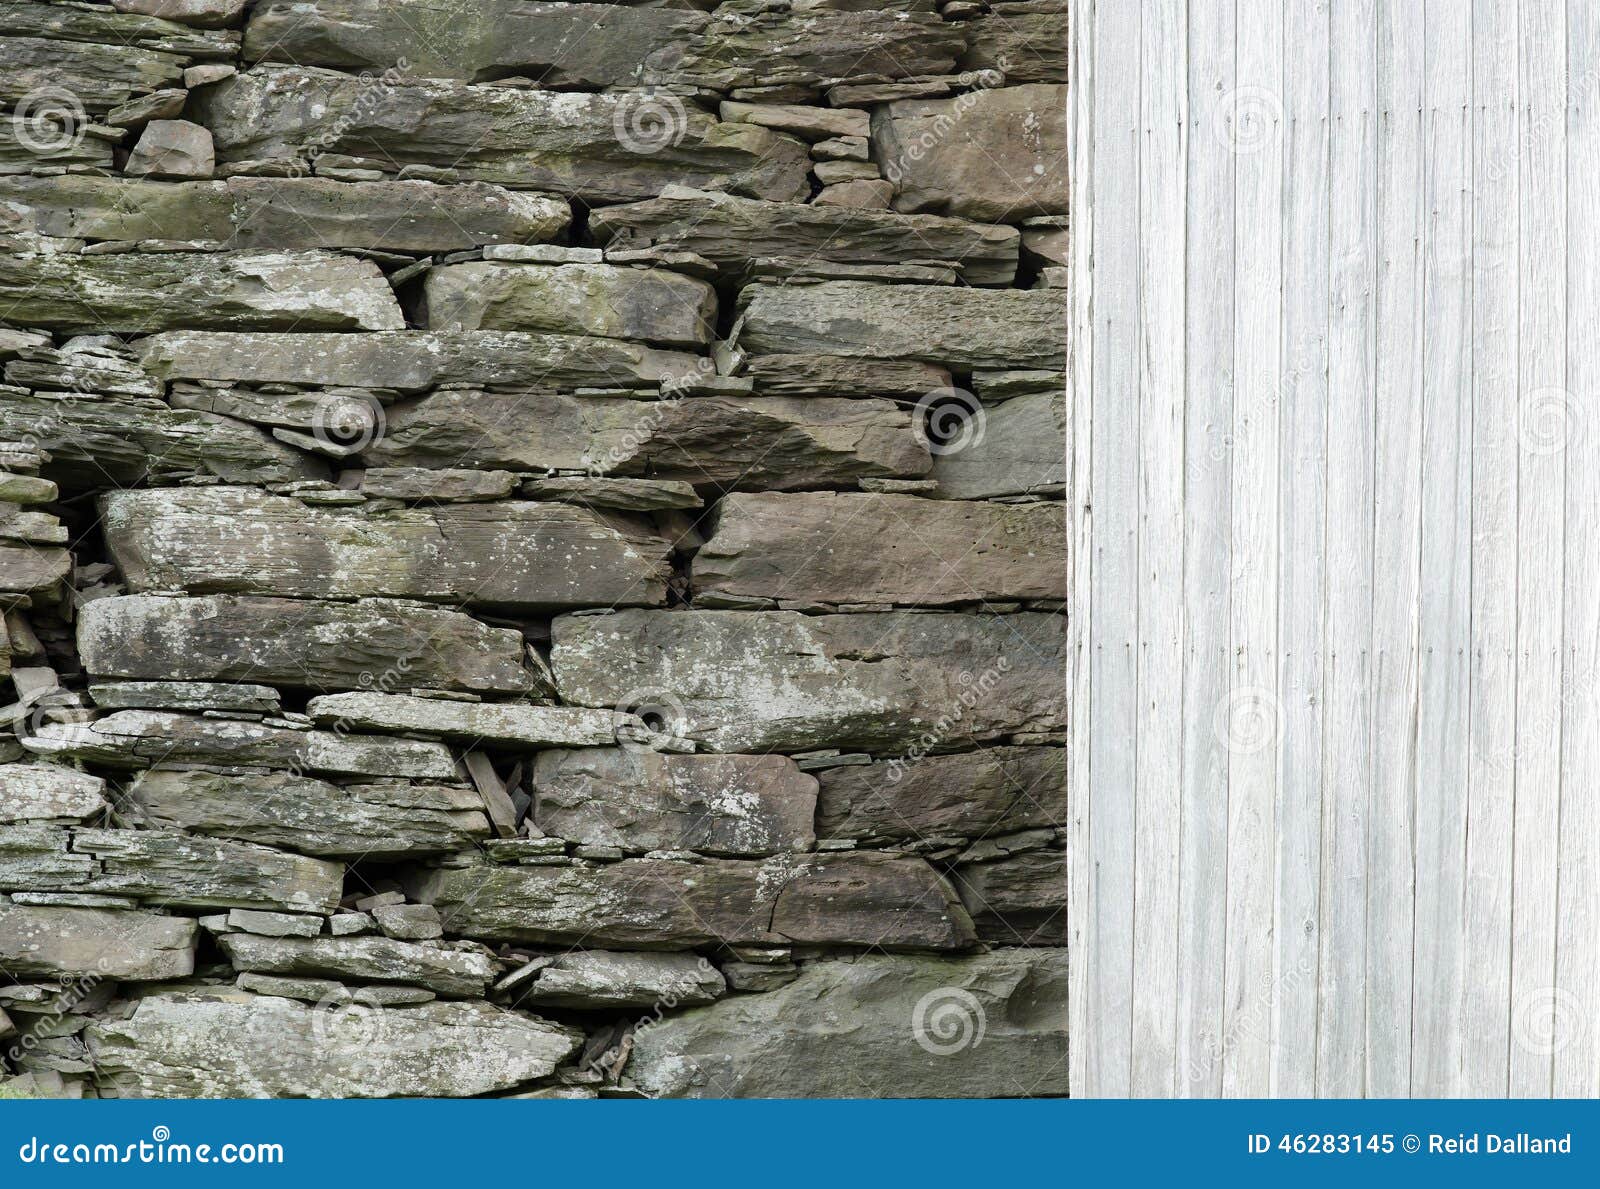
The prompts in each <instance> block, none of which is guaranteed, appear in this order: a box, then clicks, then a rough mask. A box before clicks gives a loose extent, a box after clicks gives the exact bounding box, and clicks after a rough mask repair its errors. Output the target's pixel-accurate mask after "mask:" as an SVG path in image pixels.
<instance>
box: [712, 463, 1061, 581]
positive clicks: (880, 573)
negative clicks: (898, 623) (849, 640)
mask: <svg viewBox="0 0 1600 1189" xmlns="http://www.w3.org/2000/svg"><path fill="white" fill-rule="evenodd" d="M718 509H719V511H720V515H719V516H718V518H717V528H716V532H715V533H713V534H712V536H711V538H710V539H709V540H708V541H707V542H706V543H705V544H704V545H703V546H702V547H701V548H700V550H699V552H697V553H696V554H695V556H694V562H693V565H692V569H691V577H692V584H693V589H694V592H695V598H696V599H697V600H699V601H700V602H701V603H702V604H704V605H706V606H715V605H716V604H715V602H713V601H712V600H713V599H714V598H719V597H721V596H726V595H732V596H736V597H745V598H763V597H764V598H773V599H777V598H786V599H803V600H812V601H817V602H825V601H832V602H838V603H846V602H848V603H894V604H899V605H905V606H922V607H937V606H944V605H949V604H953V603H974V602H978V601H980V600H1006V599H1046V598H1052V599H1053V598H1065V597H1066V594H1067V590H1066V587H1067V518H1066V507H1065V505H1064V504H1060V503H1055V504H989V503H983V502H981V501H963V502H959V503H958V502H954V501H947V500H930V499H924V498H921V497H919V496H914V495H878V494H868V493H859V494H858V493H854V492H832V491H826V492H820V491H819V492H807V493H803V494H801V493H795V494H779V493H773V492H760V493H749V494H734V495H730V496H727V497H725V498H724V499H723V500H722V501H721V502H720V503H719V504H718Z"/></svg>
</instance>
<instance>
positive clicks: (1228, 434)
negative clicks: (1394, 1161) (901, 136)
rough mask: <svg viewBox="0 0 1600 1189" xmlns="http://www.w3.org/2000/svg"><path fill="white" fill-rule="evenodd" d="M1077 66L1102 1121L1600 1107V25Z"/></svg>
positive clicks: (1346, 12) (1173, 11)
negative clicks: (1490, 1104) (1230, 1099)
mask: <svg viewBox="0 0 1600 1189" xmlns="http://www.w3.org/2000/svg"><path fill="white" fill-rule="evenodd" d="M1073 25H1074V34H1075V42H1074V49H1073V52H1074V72H1073V79H1074V84H1073V88H1072V97H1073V105H1074V106H1073V132H1072V135H1073V141H1074V156H1075V165H1074V169H1073V183H1072V184H1073V187H1074V215H1073V234H1074V240H1075V242H1074V244H1073V252H1074V256H1075V260H1074V269H1075V287H1074V290H1073V293H1074V297H1073V326H1074V330H1073V336H1072V340H1073V352H1074V357H1073V359H1072V361H1071V368H1072V374H1073V389H1074V403H1073V411H1072V413H1073V445H1072V467H1071V478H1070V482H1071V488H1072V490H1071V492H1070V493H1069V494H1070V496H1071V506H1072V507H1073V509H1074V516H1075V523H1074V525H1073V529H1072V531H1073V558H1074V565H1075V570H1074V578H1073V582H1074V598H1075V605H1076V607H1077V608H1078V609H1079V614H1078V618H1077V621H1076V635H1075V651H1074V673H1073V699H1072V701H1073V710H1072V715H1073V718H1072V732H1073V746H1072V747H1071V748H1070V749H1069V755H1070V756H1071V763H1072V765H1073V769H1072V773H1071V787H1072V790H1073V793H1072V800H1071V805H1070V818H1071V823H1072V830H1073V838H1072V851H1071V853H1072V856H1073V863H1072V869H1071V875H1070V879H1071V884H1072V909H1071V918H1072V925H1071V937H1070V941H1071V946H1072V952H1073V953H1074V954H1075V955H1077V957H1076V958H1075V959H1074V962H1073V964H1072V971H1071V976H1072V979H1073V987H1072V990H1073V995H1072V1002H1073V1005H1074V1006H1073V1028H1072V1035H1073V1037H1074V1044H1073V1046H1072V1063H1073V1065H1072V1078H1071V1082H1072V1088H1073V1092H1074V1093H1076V1094H1081V1095H1130V1094H1132V1095H1154V1096H1170V1095H1178V1096H1217V1095H1230V1096H1234V1095H1238V1096H1248V1095H1280V1096H1300V1095H1319V1096H1360V1095H1367V1096H1390V1095H1400V1096H1405V1095H1413V1096H1423V1095H1484V1096H1502V1095H1513V1096H1523V1095H1531V1096H1546V1095H1551V1094H1554V1095H1578V1096H1591V1095H1594V1094H1597V1093H1600V1028H1597V1027H1596V1020H1597V1019H1600V977H1597V974H1600V862H1597V860H1600V853H1597V852H1600V674H1597V672H1596V662H1597V659H1600V425H1597V424H1596V415H1597V412H1600V387H1597V380H1600V360H1597V354H1596V349H1595V346H1594V339H1593V330H1592V328H1593V326H1594V318H1595V313H1596V306H1597V302H1600V278H1597V274H1596V272H1595V270H1594V269H1593V267H1592V265H1590V263H1589V262H1588V261H1587V260H1586V256H1587V255H1589V254H1591V253H1592V248H1593V244H1594V243H1595V237H1596V231H1597V224H1600V194H1597V182H1596V179H1597V177H1600V171H1597V168H1596V167H1597V164H1600V123H1597V119H1596V114H1595V113H1596V99H1597V91H1600V13H1596V11H1595V10H1594V8H1593V6H1592V5H1588V4H1584V3H1579V2H1577V0H1568V2H1566V3H1563V2H1562V0H1484V2H1482V3H1476V4H1471V5H1469V4H1466V3H1430V4H1428V5H1426V6H1424V5H1420V4H1413V3H1400V2H1396V0H1389V2H1385V0H1370V2H1350V3H1335V4H1331V5H1330V4H1318V3H1315V2H1314V0H1291V2H1290V3H1288V4H1283V5H1280V4H1274V3H1269V2H1267V0H1259V2H1257V0H1233V2H1218V3H1208V4H1184V3H1182V2H1181V0H1152V2H1151V3H1148V4H1143V5H1129V4H1115V3H1108V2H1105V0H1102V2H1101V3H1098V4H1091V3H1087V2H1086V3H1083V4H1080V5H1079V6H1078V8H1077V10H1076V19H1075V20H1074V22H1073ZM1091 260H1092V262H1093V274H1092V279H1091V278H1090V276H1089V272H1088V265H1089V262H1090V261H1091Z"/></svg>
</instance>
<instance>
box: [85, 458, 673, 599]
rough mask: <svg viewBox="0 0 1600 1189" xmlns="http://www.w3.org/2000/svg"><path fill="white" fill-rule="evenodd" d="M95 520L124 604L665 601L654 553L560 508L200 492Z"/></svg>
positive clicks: (623, 532) (125, 500)
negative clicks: (162, 598)
mask: <svg viewBox="0 0 1600 1189" xmlns="http://www.w3.org/2000/svg"><path fill="white" fill-rule="evenodd" d="M101 506H102V508H103V511H104V516H105V528H106V538H107V541H108V543H109V545H110V547H111V552H112V554H113V555H114V556H115V558H116V560H117V564H118V567H119V568H120V570H121V571H122V575H123V577H124V580H125V581H126V582H127V584H128V587H129V589H130V590H132V591H135V592H138V591H145V590H151V589H158V590H172V589H182V590H186V591H188V592H189V593H191V594H209V593H213V592H228V593H240V594H261V595H290V596H296V597H300V598H327V597H333V598H338V597H340V596H346V597H361V596H392V597H398V598H410V599H426V600H433V601H441V602H448V603H451V604H455V605H461V604H475V605H478V606H485V607H500V608H506V609H515V610H521V611H539V610H554V609H558V608H563V607H578V606H595V605H598V606H617V605H623V606H626V605H629V604H638V603H643V604H651V603H663V602H665V601H666V579H667V575H668V573H669V572H670V569H669V566H668V563H667V553H668V548H669V547H668V543H667V542H666V541H664V540H662V539H661V538H659V537H655V536H652V535H651V534H650V533H649V532H648V531H647V530H645V528H644V527H643V526H642V525H641V524H639V523H638V522H634V521H629V520H627V519H625V518H622V517H619V516H612V515H608V514H605V513H600V512H593V511H590V510H589V509H586V508H578V507H574V506H572V505H570V504H535V503H497V504H451V505H446V506H440V507H435V508H420V507H418V508H395V509H389V510H385V511H380V512H373V513H367V512H364V511H361V510H355V511H344V510H341V509H322V508H312V507H308V506H307V505H305V504H303V503H301V502H300V501H299V500H295V499H290V498H286V497H281V496H272V495H267V494H265V493H263V492H259V491H255V490H252V489H250V488H242V487H240V488H232V487H209V488H193V489H184V490H176V491H174V490H161V491H122V492H115V493H112V494H109V495H106V496H105V497H103V499H102V503H101Z"/></svg>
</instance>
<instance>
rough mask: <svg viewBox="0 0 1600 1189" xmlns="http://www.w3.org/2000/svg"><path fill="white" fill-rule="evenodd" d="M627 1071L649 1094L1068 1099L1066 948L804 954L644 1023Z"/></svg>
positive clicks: (758, 1096)
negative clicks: (753, 982) (756, 979)
mask: <svg viewBox="0 0 1600 1189" xmlns="http://www.w3.org/2000/svg"><path fill="white" fill-rule="evenodd" d="M626 1074H627V1076H628V1077H630V1078H632V1080H633V1081H634V1082H635V1083H636V1084H637V1085H638V1086H639V1088H640V1089H642V1090H643V1091H644V1092H645V1093H647V1094H650V1095H652V1096H654V1097H659V1098H899V1097H902V1096H905V1095H908V1094H910V1095H914V1096H916V1097H920V1098H1025V1097H1035V1096H1048V1095H1062V1096H1064V1095H1065V1094H1066V1093H1067V954H1066V951H1065V950H1054V951H1052V950H1025V949H1000V950H995V951H994V952H992V953H988V954H980V955H977V956H975V957H970V958H938V957H906V956H892V957H891V956H884V955H877V954H872V955H867V956H864V957H860V958H842V959H830V960H823V961H817V962H808V963H806V965H805V967H804V969H803V970H802V971H801V973H800V977H799V978H798V979H797V980H795V981H794V982H792V983H790V984H789V985H788V986H786V987H781V988H779V989H778V990H776V991H769V992H767V993H766V994H763V995H736V996H733V997H731V998H728V999H724V1000H722V1001H720V1002H718V1003H715V1004H712V1005H710V1006H708V1007H699V1008H693V1009H691V1010H689V1011H686V1012H683V1013H681V1014H678V1015H675V1016H671V1017H669V1018H667V1019H665V1020H661V1021H658V1022H655V1023H653V1024H652V1025H651V1026H650V1027H649V1028H642V1029H640V1030H639V1032H638V1033H637V1034H636V1035H635V1037H634V1044H633V1053H632V1058H631V1059H630V1060H629V1062H628V1064H627V1066H626Z"/></svg>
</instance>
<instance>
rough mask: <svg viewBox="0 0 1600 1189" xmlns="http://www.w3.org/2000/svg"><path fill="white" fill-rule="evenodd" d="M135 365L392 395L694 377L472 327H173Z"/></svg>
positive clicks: (592, 343) (571, 340) (160, 372)
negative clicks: (276, 330)
mask: <svg viewBox="0 0 1600 1189" xmlns="http://www.w3.org/2000/svg"><path fill="white" fill-rule="evenodd" d="M139 348H140V352H141V355H142V357H143V360H144V365H145V367H146V368H147V369H148V370H149V371H150V372H151V374H153V375H155V376H159V377H161V378H162V379H168V380H243V381H251V382H256V383H277V384H318V385H323V384H325V385H331V386H349V387H356V388H396V389H399V390H400V391H402V392H416V391H420V390H422V389H425V388H432V387H433V386H434V385H436V384H506V385H516V386H519V387H521V386H526V385H527V384H528V383H529V382H530V381H534V380H536V381H537V382H538V383H539V384H541V385H545V386H548V387H550V388H560V387H563V386H565V387H576V386H581V385H605V384H622V385H633V384H638V383H640V382H645V383H655V382H658V381H660V380H661V379H663V378H666V377H672V376H688V375H693V374H694V372H695V364H696V359H695V357H694V356H693V355H687V354H684V353H682V352H678V351H663V350H660V349H658V348H654V347H645V346H640V345H638V344H636V343H624V342H620V341H616V340H610V339H602V340H596V339H590V338H584V337H582V336H579V335H561V334H520V333H516V332H512V331H500V330H480V331H467V332H461V333H455V334H435V333H432V332H429V331H398V332H394V333H385V334H292V333H291V334H246V333H229V332H226V331H222V332H210V331H203V330H175V331H171V332H169V333H166V334H158V335H154V336H152V337H151V338H148V339H145V340H144V341H143V342H142V343H140V344H139Z"/></svg>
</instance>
